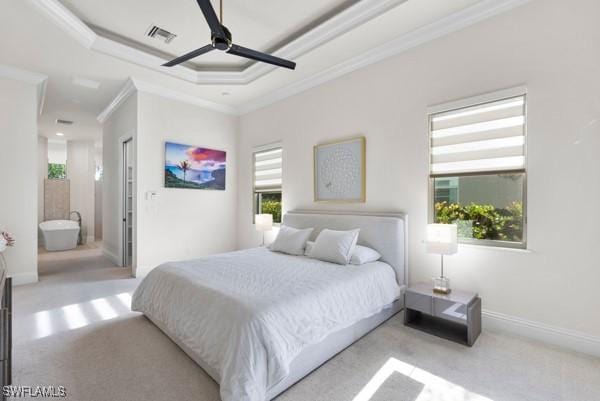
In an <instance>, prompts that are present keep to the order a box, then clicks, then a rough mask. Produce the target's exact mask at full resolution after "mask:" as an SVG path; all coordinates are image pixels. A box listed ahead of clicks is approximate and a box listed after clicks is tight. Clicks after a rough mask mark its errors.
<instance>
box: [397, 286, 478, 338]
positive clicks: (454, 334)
mask: <svg viewBox="0 0 600 401" xmlns="http://www.w3.org/2000/svg"><path fill="white" fill-rule="evenodd" d="M405 306H406V310H405V314H404V324H405V325H406V326H409V327H412V328H415V329H418V330H421V331H424V332H426V333H429V334H433V335H436V336H439V337H443V338H446V339H448V340H451V341H455V342H458V343H460V344H464V345H468V346H471V345H473V343H475V340H477V337H478V336H479V334H480V333H481V298H479V296H478V295H477V294H476V293H472V292H466V291H457V290H452V292H451V293H450V294H448V295H443V294H436V293H434V292H433V285H431V284H425V283H421V284H416V285H414V286H412V287H410V288H409V289H408V290H406V294H405Z"/></svg>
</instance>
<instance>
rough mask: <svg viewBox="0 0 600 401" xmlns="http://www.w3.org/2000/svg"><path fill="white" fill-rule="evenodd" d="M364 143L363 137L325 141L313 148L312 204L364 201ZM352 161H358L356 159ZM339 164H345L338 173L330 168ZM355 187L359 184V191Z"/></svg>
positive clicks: (365, 182) (365, 185)
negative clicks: (313, 202)
mask: <svg viewBox="0 0 600 401" xmlns="http://www.w3.org/2000/svg"><path fill="white" fill-rule="evenodd" d="M366 142H367V140H366V138H365V137H364V136H359V137H353V138H349V139H344V140H339V141H333V142H326V143H322V144H318V145H315V146H314V147H313V191H314V201H315V202H325V203H364V202H366V200H367V196H366V188H367V168H366V167H367V163H366ZM356 158H358V159H359V160H356ZM340 163H345V164H346V165H345V166H343V167H342V169H341V171H339V170H337V171H336V169H334V168H332V166H333V165H336V166H338V165H339V164H340ZM336 175H337V176H336ZM357 175H360V177H356V176H357ZM325 181H328V182H327V183H326V182H325ZM336 182H338V184H337V185H335V183H336ZM332 185H333V187H332ZM357 185H360V188H358V187H357Z"/></svg>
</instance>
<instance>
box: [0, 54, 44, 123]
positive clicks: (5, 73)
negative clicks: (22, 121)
mask: <svg viewBox="0 0 600 401" xmlns="http://www.w3.org/2000/svg"><path fill="white" fill-rule="evenodd" d="M0 77H2V78H8V79H12V80H15V81H21V82H25V83H27V84H31V85H34V86H36V90H37V103H38V105H37V112H38V114H42V111H43V110H44V102H45V101H46V86H47V82H48V76H47V75H43V74H39V73H37V72H31V71H27V70H23V69H21V68H16V67H12V66H9V65H4V64H0Z"/></svg>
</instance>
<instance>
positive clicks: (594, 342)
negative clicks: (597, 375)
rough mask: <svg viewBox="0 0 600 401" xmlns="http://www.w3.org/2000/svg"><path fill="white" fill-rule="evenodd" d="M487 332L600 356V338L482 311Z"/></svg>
mask: <svg viewBox="0 0 600 401" xmlns="http://www.w3.org/2000/svg"><path fill="white" fill-rule="evenodd" d="M482 317H483V327H484V329H485V330H490V331H499V332H505V333H510V334H516V335H519V336H522V337H527V338H531V339H534V340H538V341H541V342H544V343H547V344H551V345H556V346H559V347H562V348H566V349H569V350H572V351H577V352H581V353H584V354H589V355H594V356H600V337H594V336H591V335H589V334H585V333H581V332H578V331H574V330H568V329H563V328H561V327H556V326H551V325H548V324H545V323H540V322H534V321H531V320H526V319H521V318H519V317H515V316H509V315H505V314H502V313H498V312H492V311H488V310H484V311H482Z"/></svg>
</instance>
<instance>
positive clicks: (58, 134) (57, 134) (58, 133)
mask: <svg viewBox="0 0 600 401" xmlns="http://www.w3.org/2000/svg"><path fill="white" fill-rule="evenodd" d="M56 136H65V134H63V133H62V132H57V133H56Z"/></svg>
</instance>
